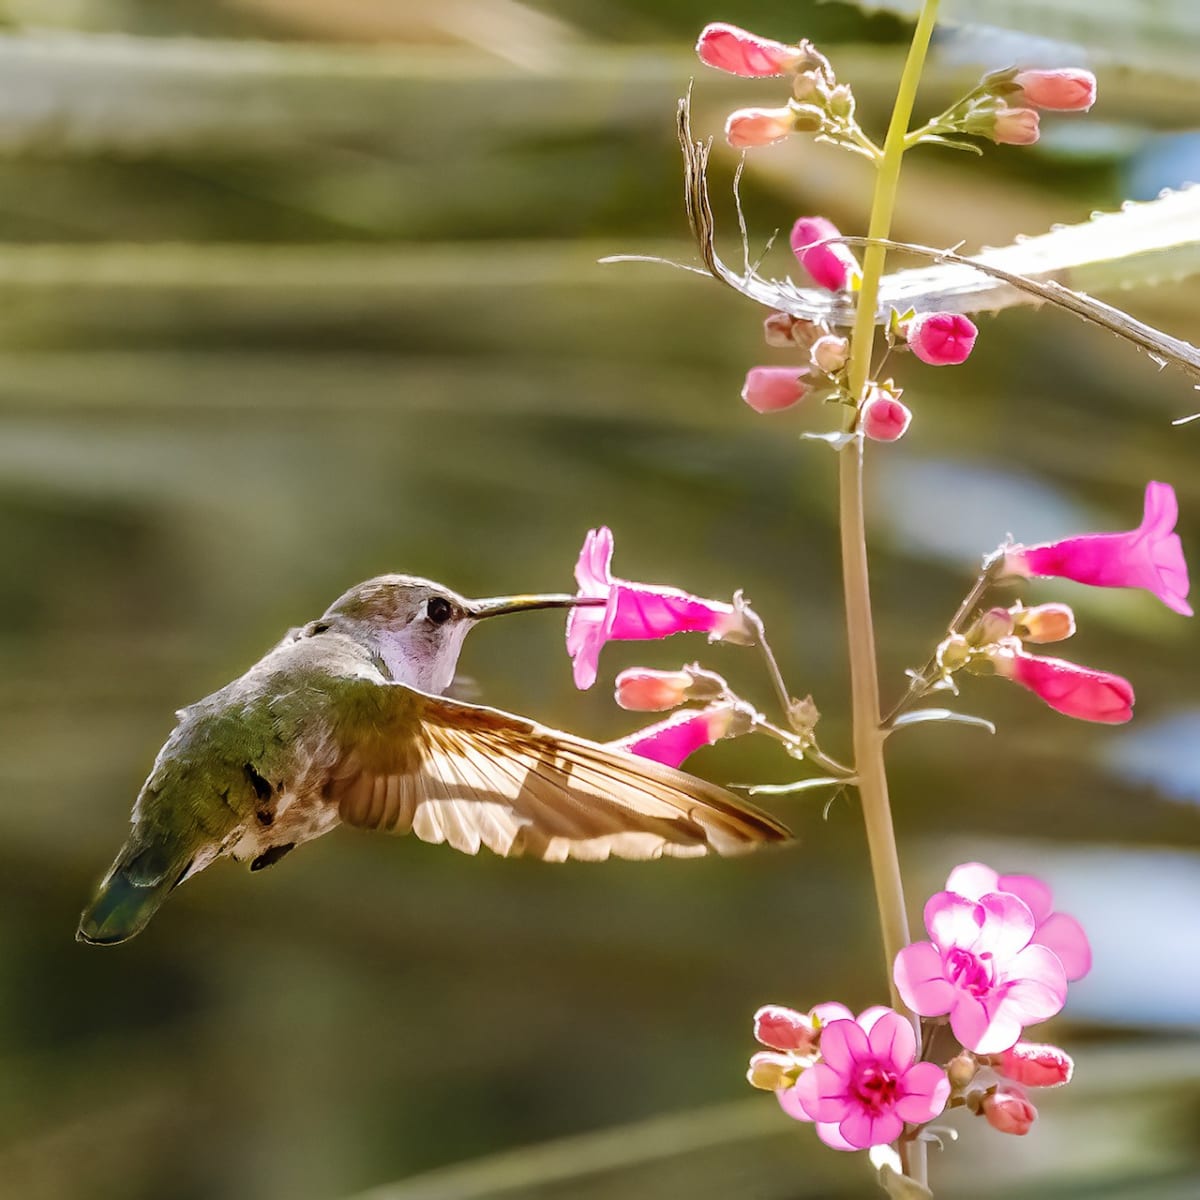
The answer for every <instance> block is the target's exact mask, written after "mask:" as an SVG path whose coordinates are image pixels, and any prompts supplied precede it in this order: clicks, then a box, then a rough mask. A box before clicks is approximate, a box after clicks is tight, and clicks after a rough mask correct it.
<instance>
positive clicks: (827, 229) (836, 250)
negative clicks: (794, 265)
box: [790, 217, 862, 292]
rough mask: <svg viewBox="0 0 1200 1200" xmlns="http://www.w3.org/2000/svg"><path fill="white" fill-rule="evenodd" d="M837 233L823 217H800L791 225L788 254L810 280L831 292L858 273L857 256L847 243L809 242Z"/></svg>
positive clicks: (848, 283)
mask: <svg viewBox="0 0 1200 1200" xmlns="http://www.w3.org/2000/svg"><path fill="white" fill-rule="evenodd" d="M840 236H841V235H840V234H839V233H838V228H837V226H836V225H835V224H834V223H833V222H832V221H829V220H827V219H826V218H825V217H801V218H800V219H799V220H798V221H797V222H796V223H795V225H793V226H792V236H791V239H790V241H791V245H792V253H793V254H795V256H796V257H797V258H798V259H799V260H800V265H801V266H802V267H803V268H804V269H805V270H806V271H807V272H808V273H809V275H811V276H812V279H813V282H814V283H816V284H817V285H818V287H823V288H828V289H829V290H830V291H831V292H840V291H844V290H846V289H847V288H850V287H852V286H853V285H854V283H855V281H856V280H858V279H859V278H861V276H862V269H861V268H860V267H859V265H858V259H856V258H855V257H854V255H853V254H852V253H851V251H850V247H849V246H846V245H843V244H842V243H841V242H827V243H826V244H825V245H821V246H817V245H814V244H813V243H814V242H820V241H822V240H823V239H824V238H831V237H833V238H835V237H840Z"/></svg>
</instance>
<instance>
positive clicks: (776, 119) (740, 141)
mask: <svg viewBox="0 0 1200 1200" xmlns="http://www.w3.org/2000/svg"><path fill="white" fill-rule="evenodd" d="M795 128H796V114H795V113H794V112H792V110H791V109H790V108H739V109H738V110H737V111H736V112H732V113H730V114H729V117H728V119H727V120H726V122H725V140H726V141H727V142H728V143H729V144H730V145H731V146H733V147H734V148H735V149H738V150H749V149H751V148H753V147H755V146H769V145H770V144H771V143H772V142H781V141H783V139H784V138H785V137H787V136H788V134H790V133H791V132H792V131H793V130H794V129H795Z"/></svg>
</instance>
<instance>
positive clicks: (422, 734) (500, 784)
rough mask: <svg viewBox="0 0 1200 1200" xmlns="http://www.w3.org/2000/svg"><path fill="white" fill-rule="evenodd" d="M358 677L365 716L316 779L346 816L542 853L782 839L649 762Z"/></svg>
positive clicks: (749, 814)
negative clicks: (369, 693) (327, 769)
mask: <svg viewBox="0 0 1200 1200" xmlns="http://www.w3.org/2000/svg"><path fill="white" fill-rule="evenodd" d="M361 686H362V688H363V689H364V690H365V689H368V688H371V689H374V695H372V696H370V697H369V699H368V697H367V696H366V695H364V697H363V700H364V702H365V703H367V704H368V705H369V709H370V718H369V719H368V720H367V721H366V722H365V723H364V722H363V721H362V720H361V719H359V720H356V721H355V722H354V725H353V727H354V730H355V732H354V733H353V734H352V735H351V736H350V737H345V736H344V735H343V738H342V754H341V758H340V760H339V761H338V762H337V763H336V765H335V766H334V767H333V768H332V770H331V771H330V773H329V776H328V778H327V780H326V782H325V785H324V789H323V791H324V794H325V796H326V798H327V799H328V800H329V801H331V802H333V803H336V805H337V808H338V813H339V815H340V817H341V819H342V820H343V821H345V822H346V823H347V824H349V825H357V826H359V827H362V828H366V829H378V830H383V831H385V832H388V833H397V834H401V833H408V832H409V831H410V830H411V831H412V832H413V833H415V834H416V835H417V837H419V838H420V839H421V840H422V841H426V842H449V844H450V845H451V846H453V847H454V848H455V849H456V850H462V851H465V852H466V853H468V854H475V853H477V852H478V850H479V847H480V846H481V845H482V846H486V847H487V848H488V849H489V850H492V851H493V852H495V853H496V854H499V855H502V856H513V855H518V854H528V855H531V856H533V857H536V858H541V859H544V860H546V861H548V862H561V861H563V860H564V859H567V858H576V859H587V860H603V859H606V858H608V857H609V856H610V855H612V856H616V857H618V858H629V859H647V858H659V857H661V856H663V855H672V856H682V857H693V856H698V855H703V854H707V853H709V852H710V851H715V852H716V853H718V854H723V855H724V854H737V853H740V852H743V851H747V850H752V849H754V848H755V847H756V846H758V845H761V844H762V843H764V842H781V841H786V840H788V839H789V838H790V837H791V834H790V833H789V832H788V830H787V829H785V828H784V827H783V826H782V825H780V824H778V823H777V822H776V821H775V820H774V819H772V818H771V817H769V816H767V815H766V814H765V813H762V812H760V811H759V810H758V809H756V808H753V807H752V806H750V805H748V804H746V803H744V802H743V801H741V800H740V799H738V797H736V796H734V795H732V794H730V793H729V792H727V791H725V790H724V789H723V788H719V787H716V786H715V785H714V784H711V783H706V782H705V781H704V780H701V779H696V778H694V777H693V776H691V775H687V774H685V773H684V772H682V771H676V770H674V769H673V768H671V767H666V766H663V765H662V764H660V763H656V762H651V761H650V760H649V759H644V758H638V757H636V756H634V755H631V754H626V753H624V752H622V751H619V750H613V749H610V748H608V747H605V746H600V745H597V744H595V743H594V742H589V741H585V740H584V739H582V738H577V737H574V736H572V735H571V734H567V733H560V732H558V731H557V730H553V729H548V728H546V727H545V726H543V725H539V724H537V723H536V722H534V721H529V720H526V719H525V718H523V717H517V716H513V715H512V714H510V713H506V712H501V711H499V710H498V709H494V708H485V707H482V706H480V705H474V704H464V703H462V702H459V701H455V700H450V699H446V698H445V697H441V696H430V695H426V694H425V693H423V692H416V691H414V690H412V689H411V688H407V687H404V686H403V685H400V684H394V683H391V684H385V685H383V686H380V685H379V684H374V683H370V682H368V681H365V680H364V681H363V682H362V685H361ZM364 728H366V729H369V734H368V735H367V736H363V734H362V731H363V730H364Z"/></svg>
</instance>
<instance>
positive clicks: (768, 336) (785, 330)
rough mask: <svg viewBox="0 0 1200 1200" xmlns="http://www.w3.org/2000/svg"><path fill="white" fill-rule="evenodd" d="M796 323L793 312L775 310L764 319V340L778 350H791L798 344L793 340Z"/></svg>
mask: <svg viewBox="0 0 1200 1200" xmlns="http://www.w3.org/2000/svg"><path fill="white" fill-rule="evenodd" d="M795 323H796V318H795V317H793V316H792V314H791V313H785V312H773V313H772V314H771V315H770V316H769V317H767V318H766V320H765V321H763V340H764V341H765V342H766V343H767V345H768V346H774V347H775V348H776V349H777V350H790V349H791V348H792V347H793V346H794V345H795V344H796V343H795V342H794V341H792V326H793V325H794V324H795Z"/></svg>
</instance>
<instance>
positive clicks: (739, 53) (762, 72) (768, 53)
mask: <svg viewBox="0 0 1200 1200" xmlns="http://www.w3.org/2000/svg"><path fill="white" fill-rule="evenodd" d="M696 53H697V54H698V55H699V56H700V61H701V62H702V63H704V65H705V66H707V67H716V69H717V70H718V71H728V72H729V74H731V75H741V76H743V77H745V78H750V79H766V78H769V77H770V76H772V75H786V74H788V72H790V71H791V70H792V69H793V68H794V67H795V66H796V65H797V64H798V63H800V62H802V61H804V60H805V59H806V57H807V56H806V55H805V54H804V52H803V51H802V50H801V49H800V47H799V46H785V45H784V44H783V43H782V42H774V41H772V40H771V39H770V38H764V37H759V36H758V34H756V33H750V32H748V31H747V30H745V29H739V28H738V26H736V25H728V24H726V23H725V22H724V21H714V22H713V23H712V24H711V25H705V27H704V29H703V30H701V33H700V40H699V41H697V43H696Z"/></svg>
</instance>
